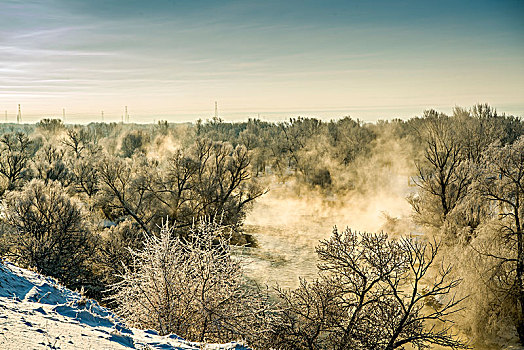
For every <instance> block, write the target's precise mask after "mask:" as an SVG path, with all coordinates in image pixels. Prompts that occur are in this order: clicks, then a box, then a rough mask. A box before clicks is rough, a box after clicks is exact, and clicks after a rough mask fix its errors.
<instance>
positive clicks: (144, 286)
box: [111, 221, 270, 342]
mask: <svg viewBox="0 0 524 350" xmlns="http://www.w3.org/2000/svg"><path fill="white" fill-rule="evenodd" d="M131 254H132V255H133V259H134V261H133V263H132V264H131V266H130V267H129V268H126V269H125V273H124V274H123V275H122V276H121V278H122V281H121V282H119V283H116V284H114V285H113V286H112V288H111V290H112V292H113V293H114V294H113V296H112V297H111V299H112V300H113V301H114V302H115V303H116V305H117V311H118V312H119V314H120V315H122V316H123V317H124V318H125V319H126V320H128V321H129V322H131V323H132V324H134V325H135V326H137V327H142V328H153V329H156V330H158V331H159V332H160V334H163V335H165V334H169V333H175V334H178V335H180V336H182V337H184V338H186V339H189V340H192V341H212V342H215V341H217V342H218V341H230V340H231V339H234V338H243V339H246V340H248V341H253V342H260V341H261V339H264V337H265V336H266V334H267V332H266V330H267V329H268V322H269V321H268V320H269V318H268V317H269V313H268V311H269V309H270V303H269V302H268V299H267V297H266V296H265V295H263V294H262V293H261V292H260V291H259V290H258V289H256V288H253V287H249V286H248V285H247V284H246V281H245V280H244V278H243V276H242V266H241V263H240V262H239V261H238V260H237V259H235V258H233V257H232V255H231V250H230V246H229V238H228V234H227V232H226V230H225V229H224V227H222V226H220V225H218V224H216V223H214V222H208V221H200V222H199V223H198V224H196V225H194V226H193V227H192V228H191V229H190V230H189V233H188V234H187V235H184V238H182V237H181V236H179V235H176V234H175V233H174V231H173V230H172V229H171V228H170V227H169V226H168V224H165V225H163V226H162V228H161V231H160V234H159V236H155V235H146V238H145V240H144V248H143V249H142V250H138V251H134V250H132V251H131Z"/></svg>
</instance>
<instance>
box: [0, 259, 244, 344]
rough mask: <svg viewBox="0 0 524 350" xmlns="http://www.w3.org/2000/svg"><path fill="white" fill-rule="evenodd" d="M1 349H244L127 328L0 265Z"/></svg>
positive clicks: (43, 280)
mask: <svg viewBox="0 0 524 350" xmlns="http://www.w3.org/2000/svg"><path fill="white" fill-rule="evenodd" d="M0 349H6V350H10V349H13V350H22V349H115V350H116V349H164V350H165V349H185V350H189V349H206V350H221V349H224V350H226V349H238V350H241V349H244V350H247V348H246V347H244V346H242V345H241V344H240V343H235V342H232V343H228V344H200V343H194V342H188V341H185V340H184V339H182V338H180V337H179V336H177V335H174V334H172V335H167V336H160V335H158V333H157V332H156V331H154V330H139V329H135V328H130V327H127V326H126V325H125V324H124V323H123V322H122V320H120V319H119V318H118V317H117V316H116V315H115V314H113V313H112V312H111V311H110V310H108V309H107V308H105V307H102V306H100V305H99V304H98V303H97V302H96V301H94V300H91V299H85V298H83V297H82V296H81V295H80V294H79V293H77V292H73V291H71V290H69V289H67V288H65V287H63V286H61V285H60V284H58V283H57V282H56V281H55V280H54V279H52V278H49V277H45V276H42V275H39V274H37V273H35V272H32V271H29V270H26V269H22V268H19V267H17V266H15V265H13V264H11V263H9V262H1V261H0Z"/></svg>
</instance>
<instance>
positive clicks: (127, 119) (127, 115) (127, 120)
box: [125, 106, 129, 123]
mask: <svg viewBox="0 0 524 350" xmlns="http://www.w3.org/2000/svg"><path fill="white" fill-rule="evenodd" d="M125 116H126V117H125V121H126V123H129V114H127V106H126V114H125Z"/></svg>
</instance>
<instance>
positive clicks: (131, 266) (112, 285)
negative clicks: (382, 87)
mask: <svg viewBox="0 0 524 350" xmlns="http://www.w3.org/2000/svg"><path fill="white" fill-rule="evenodd" d="M523 134H524V122H523V120H522V119H521V118H520V117H516V116H512V115H506V114H504V113H499V112H497V110H496V109H495V108H494V107H492V106H489V105H487V104H477V105H474V106H472V107H468V108H463V107H455V108H454V109H453V111H452V113H450V114H449V115H448V114H444V113H441V112H438V111H436V110H426V111H424V112H423V113H422V115H421V116H419V117H415V118H411V119H393V120H387V121H384V120H380V121H378V122H374V123H368V122H363V121H360V120H355V119H352V118H351V117H342V118H339V119H334V120H331V121H324V120H321V119H315V118H302V117H296V118H291V119H289V120H288V121H284V122H268V121H263V120H259V119H249V120H247V121H245V122H226V121H224V120H222V119H220V118H216V117H215V118H212V119H209V120H206V121H202V120H199V121H197V122H195V123H168V122H167V121H159V122H157V123H155V124H125V123H90V124H87V125H71V124H63V122H62V121H61V120H60V119H54V118H47V119H42V120H40V121H39V122H38V123H36V124H11V123H3V124H0V256H1V257H2V259H5V260H8V261H12V262H14V263H16V264H17V265H19V266H22V267H27V268H31V269H34V270H35V271H37V272H39V273H42V274H44V275H47V276H51V277H54V278H56V279H57V280H58V281H59V282H60V283H62V284H63V285H65V286H67V287H69V288H72V289H76V290H79V291H81V292H82V293H83V294H85V295H86V296H87V297H89V298H93V299H96V300H97V301H99V302H100V303H101V304H103V305H106V306H108V307H109V308H112V309H114V310H115V311H116V312H117V313H118V314H119V315H120V316H121V317H122V318H123V319H124V320H125V321H126V322H128V323H130V324H131V325H133V326H136V327H138V328H143V329H155V330H157V331H158V332H159V333H160V334H162V335H164V334H171V333H175V334H177V335H179V336H181V337H183V338H184V339H187V340H190V341H199V342H203V341H210V342H227V341H231V340H236V339H239V340H242V341H243V342H245V343H246V344H248V345H249V346H250V347H252V348H253V349H388V350H389V349H411V348H412V349H426V348H435V349H441V348H451V349H467V348H475V349H477V348H478V349H502V348H503V347H504V346H506V345H508V344H513V345H515V346H518V345H524V280H523V279H524V138H523V137H522V135H523ZM397 180H398V181H397ZM397 182H398V183H402V184H404V186H405V187H406V188H407V190H406V191H405V192H401V194H400V197H401V199H400V202H401V203H400V204H399V205H405V206H407V207H409V213H408V215H406V216H404V217H397V216H395V215H391V213H389V214H388V213H383V216H384V217H385V219H384V220H385V223H384V224H383V225H380V229H379V230H377V231H373V232H366V231H362V230H359V229H356V228H355V227H354V226H353V225H354V223H353V222H351V220H349V221H348V222H331V220H330V219H329V218H330V216H329V211H330V210H333V211H339V212H340V211H348V213H350V212H351V211H352V210H357V209H355V208H359V207H362V206H364V205H366V203H367V202H366V201H368V200H370V199H371V198H373V199H374V200H376V201H386V200H387V198H385V197H383V194H384V193H387V192H388V191H389V192H391V191H394V190H395V186H396V185H395V184H396V183H397ZM284 187H285V189H286V190H285V192H284V194H283V195H282V196H283V198H284V199H283V203H294V202H301V201H304V203H305V202H306V201H308V200H311V198H314V199H315V200H316V201H319V202H321V203H323V204H324V205H325V206H324V208H327V209H325V211H327V212H328V215H326V216H325V217H322V218H318V220H322V221H323V223H324V224H326V225H327V226H329V227H331V228H332V229H330V230H329V232H321V233H319V236H320V237H324V238H323V239H320V240H317V241H316V242H315V247H314V251H312V252H310V253H308V254H312V255H315V257H314V258H313V259H311V260H308V261H311V264H310V266H303V269H304V270H306V269H311V270H313V271H314V273H313V274H312V275H311V274H309V275H307V276H300V275H299V276H292V277H291V278H292V279H294V280H296V281H295V282H296V283H295V284H294V285H293V286H283V285H280V284H275V283H269V284H268V283H266V281H265V280H263V279H261V278H256V277H253V275H250V274H249V273H247V272H246V271H247V269H248V268H249V267H248V266H246V265H248V260H249V256H248V258H246V256H245V254H246V253H245V252H246V251H247V252H251V253H250V254H255V255H256V252H257V251H260V249H262V248H264V244H266V243H265V241H264V240H262V239H261V237H263V236H264V227H263V226H260V227H256V224H255V225H254V224H251V223H250V224H246V218H248V216H249V215H256V216H260V217H264V216H267V217H266V218H265V219H266V220H269V221H271V220H280V221H282V220H284V221H285V220H286V217H279V215H278V210H273V211H271V212H264V210H256V211H253V208H254V206H256V205H257V203H260V202H261V201H263V200H264V198H269V197H268V196H270V195H272V193H276V192H278V191H281V192H282V188H284ZM286 201H289V202H286ZM266 205H267V207H271V205H272V204H271V202H269V201H267V200H266ZM289 205H290V206H291V204H289ZM395 205H396V204H395ZM282 215H285V214H284V213H283V214H282ZM350 216H351V215H349V214H348V217H350ZM255 219H256V218H255ZM326 221H327V222H326ZM251 222H256V220H254V219H253V220H251ZM300 225H303V226H308V225H312V223H311V222H307V220H304V221H303V222H301V223H300ZM299 234H300V232H298V233H297V232H290V233H289V235H294V236H297V237H296V239H297V240H299V239H300V237H298V235H299ZM257 237H258V238H257ZM304 254H306V253H304ZM301 268H302V267H301Z"/></svg>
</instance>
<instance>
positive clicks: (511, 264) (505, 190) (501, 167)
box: [475, 137, 524, 344]
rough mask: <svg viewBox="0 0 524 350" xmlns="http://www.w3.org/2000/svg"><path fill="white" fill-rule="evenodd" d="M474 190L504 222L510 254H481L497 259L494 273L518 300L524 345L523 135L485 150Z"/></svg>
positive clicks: (518, 329)
mask: <svg viewBox="0 0 524 350" xmlns="http://www.w3.org/2000/svg"><path fill="white" fill-rule="evenodd" d="M475 189H476V190H477V191H478V192H479V193H480V194H481V195H482V196H483V197H484V198H486V199H488V200H489V201H490V202H491V204H493V205H491V206H490V209H491V214H492V216H493V217H495V218H496V219H498V220H499V221H500V223H501V228H502V229H501V233H502V240H503V243H504V245H505V246H506V247H507V250H506V252H507V254H508V255H504V256H498V255H497V254H496V253H495V252H489V251H488V252H481V254H483V255H486V256H489V257H491V258H494V259H496V260H498V262H499V263H498V264H497V265H498V266H499V271H500V272H502V273H504V274H506V275H507V276H506V277H505V278H500V277H501V275H500V274H499V275H495V276H494V277H495V278H497V280H498V281H499V284H500V283H502V285H501V287H503V289H504V290H505V291H506V293H509V294H511V295H513V296H514V297H515V300H516V302H517V310H518V311H517V317H516V318H517V319H516V328H517V332H518V335H519V339H520V342H521V343H522V344H524V227H523V225H524V224H523V220H524V137H521V138H520V139H519V140H517V141H516V142H514V143H513V144H509V145H506V146H504V147H502V146H500V145H491V146H490V147H489V148H488V149H487V150H486V151H485V152H484V153H483V158H482V162H481V167H480V174H479V176H478V178H477V181H476V183H475Z"/></svg>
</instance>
